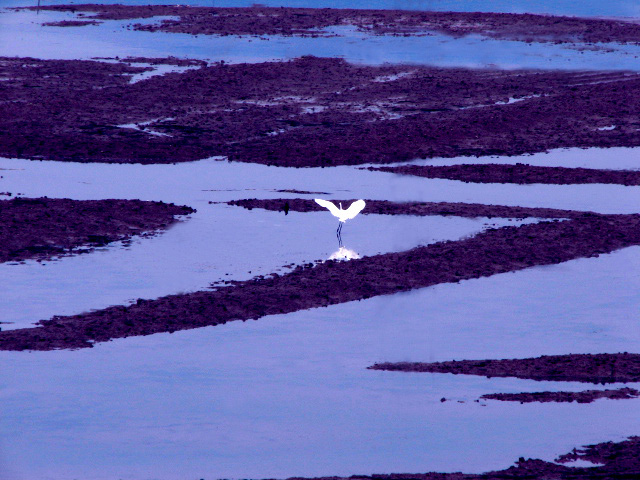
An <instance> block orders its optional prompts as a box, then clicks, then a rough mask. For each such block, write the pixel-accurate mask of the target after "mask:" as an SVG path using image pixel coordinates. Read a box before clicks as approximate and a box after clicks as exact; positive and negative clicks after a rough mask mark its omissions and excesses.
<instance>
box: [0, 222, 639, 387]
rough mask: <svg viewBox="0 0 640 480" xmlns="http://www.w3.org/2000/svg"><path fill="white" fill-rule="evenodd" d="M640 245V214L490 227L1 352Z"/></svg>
mask: <svg viewBox="0 0 640 480" xmlns="http://www.w3.org/2000/svg"><path fill="white" fill-rule="evenodd" d="M638 244H640V215H585V216H581V217H578V218H574V219H571V220H565V221H557V220H554V221H547V222H540V223H536V224H528V225H523V226H520V227H504V228H498V229H490V230H487V231H484V232H482V233H480V234H478V235H476V236H474V237H471V238H465V239H462V240H458V241H446V242H440V243H436V244H432V245H428V246H424V247H417V248H414V249H411V250H407V251H403V252H398V253H389V254H383V255H374V256H371V257H364V258H361V259H357V260H351V261H348V262H340V261H327V262H324V263H319V264H315V265H314V264H311V263H309V264H306V265H303V266H298V267H297V268H296V269H295V270H293V271H292V272H290V273H287V274H285V275H278V274H276V273H274V274H272V275H271V276H268V277H258V278H254V279H251V280H247V281H238V282H234V283H233V284H232V285H228V286H223V287H218V288H215V289H213V290H211V291H200V292H194V293H189V294H181V295H180V294H179V295H170V296H166V297H161V298H158V299H155V300H143V299H139V300H138V301H137V302H136V303H135V304H132V305H129V306H113V307H109V308H106V309H103V310H98V311H92V312H87V313H83V314H79V315H72V316H66V317H63V316H55V317H53V318H52V319H50V320H42V321H40V322H39V326H36V327H33V328H24V329H17V330H11V331H6V332H0V349H2V350H53V349H60V348H84V347H90V346H91V345H92V344H93V343H95V342H105V341H108V340H110V339H114V338H124V337H130V336H139V335H150V334H153V333H159V332H174V331H176V330H183V329H191V328H199V327H204V326H209V325H218V324H222V323H226V322H228V321H233V320H250V319H258V318H261V317H263V316H266V315H271V314H283V313H290V312H295V311H299V310H304V309H309V308H315V307H324V306H328V305H333V304H338V303H344V302H349V301H354V300H363V299H366V298H370V297H373V296H377V295H388V294H393V293H397V292H401V291H408V290H412V289H415V288H423V287H428V286H432V285H437V284H440V283H445V282H459V281H461V280H466V279H471V278H480V277H486V276H491V275H495V274H498V273H505V272H511V271H516V270H521V269H524V268H528V267H532V266H536V265H552V264H556V263H561V262H564V261H567V260H572V259H575V258H580V257H591V256H597V255H599V254H603V253H609V252H612V251H614V250H617V249H620V248H624V247H627V246H631V245H638ZM607 374H608V372H607ZM607 378H609V377H607Z"/></svg>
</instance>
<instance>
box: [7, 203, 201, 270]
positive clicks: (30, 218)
mask: <svg viewBox="0 0 640 480" xmlns="http://www.w3.org/2000/svg"><path fill="white" fill-rule="evenodd" d="M194 211H195V210H193V209H192V208H190V207H185V206H177V205H173V204H167V203H162V202H145V201H141V200H69V199H64V198H63V199H60V198H56V199H53V198H14V199H12V200H0V262H9V261H13V262H16V261H22V260H27V259H37V260H49V259H52V258H54V257H58V256H60V255H68V254H71V253H84V252H89V251H91V250H92V249H93V248H95V247H98V246H103V245H106V244H108V243H111V242H115V241H119V240H128V239H130V238H131V237H132V236H134V235H148V234H152V233H154V232H157V231H158V230H160V229H163V228H166V227H168V226H169V225H171V224H172V223H174V222H176V220H177V219H176V216H178V215H187V214H189V213H193V212H194Z"/></svg>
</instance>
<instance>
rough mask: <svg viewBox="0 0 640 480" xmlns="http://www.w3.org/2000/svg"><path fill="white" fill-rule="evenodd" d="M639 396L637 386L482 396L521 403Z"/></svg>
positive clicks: (587, 400)
mask: <svg viewBox="0 0 640 480" xmlns="http://www.w3.org/2000/svg"><path fill="white" fill-rule="evenodd" d="M638 397H640V392H639V391H638V390H636V389H635V388H619V389H617V390H584V391H582V392H532V393H531V392H526V393H489V394H487V395H482V396H481V397H480V398H481V399H484V400H500V401H502V402H520V403H532V402H539V403H547V402H559V403H570V402H577V403H591V402H594V401H596V400H598V399H600V398H608V399H611V400H626V399H630V398H638Z"/></svg>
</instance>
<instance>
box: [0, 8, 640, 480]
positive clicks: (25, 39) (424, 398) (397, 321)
mask: <svg viewBox="0 0 640 480" xmlns="http://www.w3.org/2000/svg"><path fill="white" fill-rule="evenodd" d="M34 3H35V2H25V1H22V0H7V1H5V2H2V6H13V5H28V4H34ZM43 3H47V4H49V3H67V2H65V1H64V0H60V1H58V0H56V1H55V2H45V1H44V0H43ZM69 3H73V2H72V1H71V0H69ZM123 3H131V4H133V3H148V2H147V0H140V1H137V0H136V1H126V2H123ZM158 3H175V0H171V1H168V2H167V1H165V0H160V1H158ZM182 3H189V4H202V5H214V3H215V5H216V6H224V5H246V4H248V3H253V0H246V1H244V0H230V1H226V2H223V1H220V0H217V1H215V2H214V1H213V0H211V1H207V0H201V1H198V0H187V1H186V2H184V1H183V2H182ZM262 3H266V4H268V5H279V4H281V3H282V2H278V1H274V0H265V1H264V2H262ZM312 3H313V6H321V5H322V6H325V5H326V6H334V7H339V6H356V7H357V6H362V7H368V8H398V7H405V8H412V9H438V10H447V9H452V8H455V9H459V8H466V9H468V10H482V9H486V8H488V7H487V6H488V5H489V4H490V6H491V9H492V11H524V9H525V8H526V10H527V11H530V12H550V13H557V14H573V15H640V11H639V7H638V6H637V4H636V3H635V2H626V1H623V0H618V1H613V2H606V4H605V3H604V2H600V1H585V2H574V1H571V0H564V1H555V2H550V1H547V0H545V1H526V2H525V1H523V0H519V1H506V0H497V1H494V2H485V1H480V0H470V1H468V2H458V1H454V0H441V1H437V0H432V1H426V0H424V1H417V0H409V1H404V2H398V1H396V0H372V1H369V2H366V4H365V3H364V2H361V1H357V2H348V5H347V2H344V1H339V0H324V1H322V2H316V1H314V2H312ZM287 4H288V5H295V6H310V4H311V2H310V0H297V1H292V2H287ZM64 17H65V15H60V14H52V13H47V12H40V14H39V15H36V14H35V13H33V12H21V13H16V12H11V13H9V12H6V11H0V55H10V56H15V55H32V56H34V57H39V58H90V57H92V56H101V57H105V56H116V55H119V56H121V57H124V56H128V55H133V56H149V57H157V56H166V55H174V56H187V57H192V58H204V59H208V60H212V61H215V60H220V59H224V60H225V61H236V62H239V61H251V62H254V61H265V60H269V59H287V58H293V57H296V56H299V55H302V54H306V53H312V54H315V55H320V56H344V57H345V58H347V59H349V60H352V61H358V62H366V63H373V64H377V63H381V62H385V61H388V62H415V63H423V64H434V65H455V66H461V65H462V66H491V65H496V66H500V67H504V68H516V67H536V68H590V69H594V68H616V69H620V68H628V69H633V70H638V65H640V63H639V62H638V60H637V59H636V58H635V55H637V54H638V52H640V47H615V48H614V50H613V51H597V52H579V51H577V50H575V49H571V48H567V47H565V46H556V45H532V46H528V45H526V44H524V43H519V42H503V41H494V40H483V39H480V38H476V37H467V38H463V39H458V40H456V39H452V38H450V37H445V36H433V37H419V38H403V37H399V38H398V37H389V38H386V37H385V38H382V37H375V38H369V37H366V36H363V35H362V34H358V33H355V32H353V31H343V33H344V34H346V36H344V37H335V38H316V39H292V38H271V39H269V40H263V39H258V38H212V37H203V36H199V37H197V38H196V37H193V36H189V35H177V34H149V33H147V32H132V31H129V30H126V29H123V28H121V27H122V26H123V25H124V24H125V23H128V22H107V23H105V24H103V25H101V26H97V27H93V26H90V27H82V28H65V29H62V28H54V27H42V26H41V25H40V23H41V22H43V21H50V20H53V19H58V18H64ZM142 81H144V80H142ZM594 134H596V133H594ZM639 152H640V149H608V150H601V149H590V150H578V149H566V150H554V151H551V152H549V153H548V154H536V155H532V156H522V157H509V158H494V157H490V158H482V159H475V158H465V159H440V160H439V159H433V160H430V161H428V162H427V163H429V164H451V163H456V162H460V163H471V162H494V163H503V162H504V163H512V162H521V163H529V164H534V165H553V166H582V167H591V168H624V169H627V168H634V169H638V168H640V154H639ZM415 163H421V162H415ZM422 163H424V162H422ZM0 169H2V170H1V171H0V174H1V175H2V177H3V178H0V191H2V192H6V191H10V192H12V193H13V194H20V195H23V196H29V197H38V196H44V195H46V196H50V197H67V198H74V199H100V198H139V199H143V200H162V201H166V202H174V203H178V204H186V205H190V206H192V207H195V208H196V209H197V210H198V212H197V213H195V214H193V215H191V216H190V217H188V218H185V219H183V221H181V222H179V223H178V224H176V225H174V226H173V227H172V228H170V229H169V230H168V231H166V232H163V233H162V234H160V235H158V236H155V237H152V238H144V239H134V240H133V241H132V242H131V244H130V245H122V244H113V245H110V246H108V247H106V248H102V249H99V250H98V251H96V252H94V253H91V254H86V255H80V256H75V257H64V258H61V259H58V260H56V261H51V262H43V263H42V264H39V263H37V262H33V261H30V262H25V263H22V264H0V305H1V308H0V321H11V322H15V323H12V324H6V325H2V326H3V328H15V327H19V326H25V325H28V324H30V323H32V322H35V321H37V320H40V319H43V318H48V317H49V316H51V315H54V314H72V313H78V312H80V311H83V310H88V309H92V308H102V307H104V306H107V305H110V304H114V303H116V304H123V303H127V302H128V301H130V300H135V299H136V298H138V297H144V298H153V297H157V296H160V295H165V294H170V293H178V292H181V291H192V290H197V289H203V288H206V287H207V286H209V285H210V284H211V283H212V282H217V281H220V280H224V279H231V278H233V279H245V278H251V277H252V276H254V275H258V274H266V273H271V272H273V271H275V270H277V269H280V271H286V268H285V266H286V265H290V264H292V263H302V262H311V261H315V260H323V259H326V258H328V257H329V256H330V255H332V254H333V253H334V252H335V251H336V250H338V244H337V240H336V237H335V228H336V226H337V225H336V222H335V219H334V218H333V217H332V216H331V215H329V214H328V213H326V212H318V213H306V214H302V213H296V212H290V213H289V215H287V216H285V215H284V214H283V213H279V212H266V211H262V210H258V209H254V210H252V211H247V210H244V209H241V208H239V207H230V206H227V205H223V204H219V203H214V204H210V203H209V202H210V201H211V202H223V201H228V200H233V199H239V198H250V197H257V198H281V197H284V198H291V197H300V196H304V195H297V194H295V195H294V194H287V193H281V192H277V191H276V190H278V189H298V190H307V191H315V192H327V193H326V194H313V195H308V196H307V198H313V197H314V196H322V197H325V198H371V199H385V200H391V201H411V200H419V201H451V202H470V203H486V204H504V205H522V206H527V207H553V208H563V209H577V210H593V211H598V212H603V213H635V212H638V211H639V208H640V207H639V206H640V187H623V186H618V185H568V186H559V185H485V184H481V185H474V184H466V183H463V182H456V181H448V180H435V179H431V180H430V179H423V178H412V177H402V176H398V175H393V174H386V173H379V172H369V171H365V170H359V169H358V168H356V167H337V168H331V169H284V168H276V167H266V166H262V165H250V164H240V163H228V162H226V161H219V160H215V159H209V160H203V161H200V162H192V163H182V164H177V165H146V166H145V165H99V164H73V163H62V162H37V161H26V160H17V159H2V158H0ZM3 198H5V197H3ZM514 223H515V222H509V221H508V220H496V219H492V220H491V221H489V220H487V219H461V218H439V217H423V218H413V217H402V216H377V215H360V216H358V217H357V218H356V219H354V220H353V221H349V222H348V223H347V224H346V225H345V227H344V230H343V240H344V243H345V246H347V247H348V248H349V249H352V250H353V251H355V252H357V253H358V254H360V255H372V254H375V253H379V252H386V251H394V250H403V249H407V248H411V247H413V246H415V245H418V244H426V243H430V242H434V241H437V240H442V239H449V238H460V237H461V236H464V235H470V234H473V233H474V232H478V231H480V230H481V229H483V228H486V227H487V226H491V225H502V224H514ZM639 272H640V247H632V248H627V249H624V250H621V251H618V252H614V253H612V254H609V255H602V256H600V257H599V258H590V259H578V260H574V261H571V262H566V263H563V264H560V265H554V266H547V267H536V268H531V269H527V270H524V271H519V272H515V273H508V274H502V275H496V276H493V277H490V278H483V279H476V280H468V281H463V282H460V283H459V284H443V285H438V286H435V287H431V288H425V289H420V290H416V291H413V292H409V293H403V294H396V295H393V296H381V297H376V298H372V299H368V300H366V301H360V302H351V303H347V304H342V305H334V306H331V307H329V308H320V309H312V310H307V311H301V312H296V313H293V314H289V315H275V316H269V317H266V318H263V319H260V320H259V321H256V322H231V323H228V324H225V325H220V326H216V327H207V328H202V329H195V330H189V331H181V332H176V333H174V334H157V335H152V336H148V337H138V338H128V339H121V340H117V341H113V342H109V343H105V344H98V345H96V346H95V347H94V348H92V349H85V350H79V351H54V352H34V353H25V352H0V364H2V365H3V368H2V369H0V402H1V404H2V415H1V416H0V478H2V479H4V478H7V479H12V480H14V479H15V480H33V479H38V480H41V479H53V480H71V479H75V478H83V479H86V480H102V479H105V480H107V479H108V480H113V479H115V478H119V479H123V480H124V479H130V480H150V479H159V480H173V479H176V480H178V479H180V480H184V479H185V478H219V477H228V478H245V477H253V478H264V477H280V478H284V477H290V476H293V475H307V476H311V475H350V474H371V473H373V472H381V473H383V472H426V471H460V470H462V471H467V472H480V471H486V470H490V469H500V468H505V467H507V466H509V465H511V464H512V463H513V462H514V461H515V460H516V459H517V458H519V457H520V456H525V457H538V458H543V459H546V460H552V459H553V458H554V457H555V456H557V455H559V454H563V453H566V452H568V451H570V450H571V449H572V448H574V447H579V446H581V445H584V444H589V443H597V442H602V441H610V440H613V441H617V440H622V439H624V438H625V437H626V436H629V435H637V434H638V433H639V432H640V399H635V400H625V401H613V400H599V401H596V402H594V403H592V404H588V405H577V404H526V405H520V404H517V403H515V404H511V403H504V402H497V401H483V402H475V400H476V399H478V397H479V396H480V395H482V394H487V393H497V392H522V391H543V390H573V391H578V390H584V389H588V388H594V387H593V386H591V385H587V384H578V383H553V382H534V381H527V380H518V379H508V378H503V379H497V378H494V379H486V378H482V377H473V376H454V375H438V374H433V375H430V374H403V373H396V372H379V371H371V370H367V369H366V367H367V366H369V365H371V364H373V363H375V362H379V361H404V360H409V361H438V360H451V359H480V358H523V357H528V356H539V355H544V354H566V353H604V352H621V351H636V349H637V345H638V342H639V341H640V329H638V328H637V325H636V324H635V318H636V317H637V312H638V310H639V307H640V297H638V295H637V292H638V289H639V288H640V273H639ZM616 386H618V385H614V386H612V387H616ZM631 386H635V387H636V388H638V385H637V384H636V385H631ZM595 388H597V387H595ZM443 397H445V398H447V399H448V400H447V401H445V402H441V401H440V400H441V398H443Z"/></svg>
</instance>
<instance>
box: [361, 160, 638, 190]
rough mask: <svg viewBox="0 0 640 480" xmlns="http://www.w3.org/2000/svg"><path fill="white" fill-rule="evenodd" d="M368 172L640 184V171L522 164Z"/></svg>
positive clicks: (556, 182) (520, 181) (486, 180)
mask: <svg viewBox="0 0 640 480" xmlns="http://www.w3.org/2000/svg"><path fill="white" fill-rule="evenodd" d="M367 170H371V171H379V172H389V173H397V174H400V175H414V176H418V177H425V178H444V179H447V180H460V181H462V182H467V183H516V184H520V185H523V184H532V183H544V184H552V185H571V184H584V183H606V184H618V185H627V186H630V185H640V171H637V170H603V169H594V168H565V167H538V166H533V165H527V164H523V163H516V164H515V165H504V164H496V163H488V164H481V165H480V164H465V165H446V166H429V165H426V166H419V165H403V166H398V167H369V168H368V169H367Z"/></svg>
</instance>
